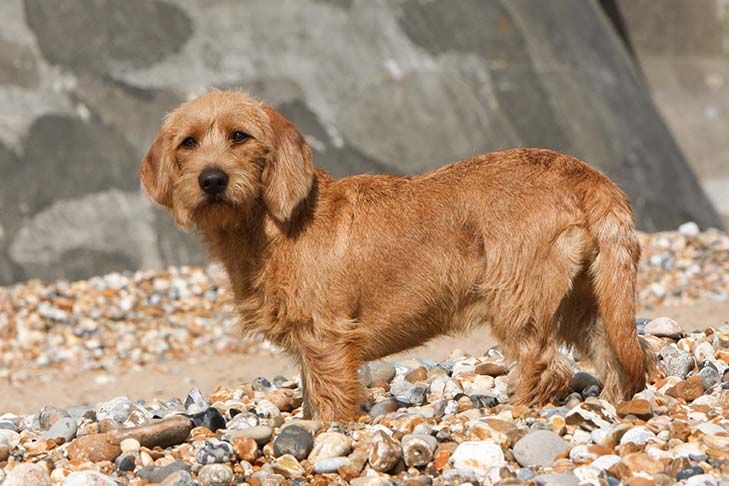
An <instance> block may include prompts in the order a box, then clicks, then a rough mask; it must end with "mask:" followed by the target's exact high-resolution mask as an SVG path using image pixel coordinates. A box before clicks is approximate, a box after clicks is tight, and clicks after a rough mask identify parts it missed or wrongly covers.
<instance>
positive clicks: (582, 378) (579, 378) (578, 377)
mask: <svg viewBox="0 0 729 486" xmlns="http://www.w3.org/2000/svg"><path fill="white" fill-rule="evenodd" d="M591 386H596V387H598V388H599V387H600V380H599V379H598V378H597V377H596V376H594V375H592V374H590V373H586V372H584V371H578V372H577V373H575V374H574V376H573V377H572V390H573V391H576V392H577V393H582V392H583V391H584V390H585V389H586V388H589V387H591Z"/></svg>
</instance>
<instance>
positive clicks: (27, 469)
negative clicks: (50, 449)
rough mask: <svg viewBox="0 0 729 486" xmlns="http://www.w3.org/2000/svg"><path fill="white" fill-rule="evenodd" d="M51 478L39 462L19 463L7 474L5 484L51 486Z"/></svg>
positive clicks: (10, 485) (14, 485)
mask: <svg viewBox="0 0 729 486" xmlns="http://www.w3.org/2000/svg"><path fill="white" fill-rule="evenodd" d="M50 484H51V478H50V477H48V472H46V470H45V468H43V467H41V466H39V465H38V464H32V463H31V464H18V465H17V466H15V467H14V468H13V469H12V470H11V471H10V472H9V473H7V476H5V482H4V483H3V486H50Z"/></svg>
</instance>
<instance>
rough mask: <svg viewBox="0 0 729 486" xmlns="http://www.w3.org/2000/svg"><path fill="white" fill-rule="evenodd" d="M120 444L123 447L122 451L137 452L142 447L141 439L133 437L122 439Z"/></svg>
mask: <svg viewBox="0 0 729 486" xmlns="http://www.w3.org/2000/svg"><path fill="white" fill-rule="evenodd" d="M119 446H120V447H121V450H122V452H137V451H138V450H139V448H140V447H141V445H140V444H139V441H138V440H137V439H134V438H131V437H130V438H128V439H124V440H123V441H121V444H119Z"/></svg>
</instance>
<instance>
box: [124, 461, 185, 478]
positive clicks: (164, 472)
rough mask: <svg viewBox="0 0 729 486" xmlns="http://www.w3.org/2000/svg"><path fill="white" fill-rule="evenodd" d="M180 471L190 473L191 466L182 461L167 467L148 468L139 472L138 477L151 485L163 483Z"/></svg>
mask: <svg viewBox="0 0 729 486" xmlns="http://www.w3.org/2000/svg"><path fill="white" fill-rule="evenodd" d="M178 471H186V472H190V465H189V464H185V463H184V462H182V461H175V462H172V463H170V464H168V465H166V466H147V467H143V468H141V469H139V471H137V473H136V474H137V476H138V477H139V478H141V479H144V480H146V481H149V482H150V483H161V482H162V481H164V480H165V478H167V477H168V476H170V475H171V474H172V473H175V472H178Z"/></svg>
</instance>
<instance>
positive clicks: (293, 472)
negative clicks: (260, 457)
mask: <svg viewBox="0 0 729 486" xmlns="http://www.w3.org/2000/svg"><path fill="white" fill-rule="evenodd" d="M271 465H272V466H273V470H274V471H275V472H277V473H279V474H281V475H282V476H283V477H285V478H299V477H301V476H303V475H304V474H305V473H306V470H305V469H304V467H303V466H302V465H301V464H299V461H297V460H296V458H295V457H294V456H292V455H291V454H284V455H282V456H280V457H277V458H276V459H275V460H274V461H273V463H271Z"/></svg>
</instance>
